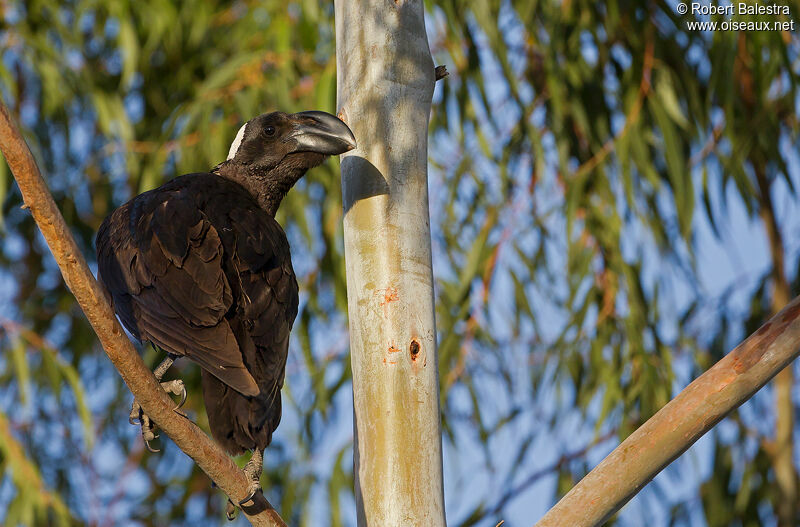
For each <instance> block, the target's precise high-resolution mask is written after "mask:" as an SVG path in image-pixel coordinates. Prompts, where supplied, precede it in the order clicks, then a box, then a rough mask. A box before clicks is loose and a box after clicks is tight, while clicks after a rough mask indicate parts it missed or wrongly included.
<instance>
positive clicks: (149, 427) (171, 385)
mask: <svg viewBox="0 0 800 527" xmlns="http://www.w3.org/2000/svg"><path fill="white" fill-rule="evenodd" d="M161 388H163V389H164V391H165V392H167V393H171V394H174V395H180V396H181V401H180V402H179V403H178V405H177V406H176V407H175V408H174V410H175V411H176V412H178V410H179V409H180V408H181V407H182V406H183V404H184V403H185V402H186V397H187V393H186V386H185V385H184V384H183V381H182V380H180V379H176V380H174V381H167V382H162V383H161ZM178 413H181V412H178ZM181 415H183V414H181ZM128 422H129V423H130V424H132V425H135V424H138V425H140V426H141V427H142V440H144V444H145V446H146V447H147V450H149V451H150V452H153V453H156V452H160V450H158V449H156V448H153V447H151V446H150V441H152V440H154V439H156V438H157V437H158V434H156V433H155V423H154V422H153V420H152V419H150V417H149V416H148V415H147V414H146V413H144V410H143V409H142V406H141V405H140V404H139V402H138V401H137V400H136V399H134V400H133V404H132V405H131V413H130V415H128Z"/></svg>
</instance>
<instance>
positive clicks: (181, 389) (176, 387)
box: [161, 379, 188, 410]
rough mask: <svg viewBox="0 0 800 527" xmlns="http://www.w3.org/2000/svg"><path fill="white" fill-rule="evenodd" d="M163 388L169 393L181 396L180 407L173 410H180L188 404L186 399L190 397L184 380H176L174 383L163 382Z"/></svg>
mask: <svg viewBox="0 0 800 527" xmlns="http://www.w3.org/2000/svg"><path fill="white" fill-rule="evenodd" d="M161 387H162V388H163V389H164V391H165V392H167V393H171V394H173V395H180V396H181V402H179V403H178V405H177V406H176V407H175V408H173V410H178V409H180V408H181V407H182V406H183V405H184V403H186V398H187V397H188V394H187V393H186V385H185V384H183V381H182V380H180V379H175V380H174V381H167V382H162V383H161Z"/></svg>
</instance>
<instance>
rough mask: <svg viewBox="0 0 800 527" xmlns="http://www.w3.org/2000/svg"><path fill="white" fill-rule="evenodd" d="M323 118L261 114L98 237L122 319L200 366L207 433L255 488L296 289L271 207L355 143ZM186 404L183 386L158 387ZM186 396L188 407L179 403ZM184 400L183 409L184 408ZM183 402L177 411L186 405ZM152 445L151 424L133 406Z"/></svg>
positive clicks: (102, 268)
mask: <svg viewBox="0 0 800 527" xmlns="http://www.w3.org/2000/svg"><path fill="white" fill-rule="evenodd" d="M355 144H356V143H355V138H354V137H353V133H352V132H351V131H350V129H349V128H348V127H347V126H346V125H345V124H344V123H343V122H342V121H340V120H339V119H337V118H336V117H334V116H332V115H330V114H327V113H324V112H316V111H313V112H300V113H296V114H292V115H287V114H285V113H281V112H275V113H269V114H264V115H261V116H259V117H256V118H255V119H252V120H250V121H248V122H247V123H246V124H245V125H244V126H242V127H241V128H240V129H239V132H238V133H237V134H236V139H235V140H234V142H233V144H232V145H231V148H230V152H229V154H228V159H227V160H226V161H224V162H223V163H221V164H219V165H217V166H216V167H214V169H212V170H211V171H210V172H207V173H198V174H188V175H184V176H180V177H178V178H176V179H173V180H172V181H170V182H168V183H166V184H165V185H163V186H161V187H159V188H157V189H155V190H151V191H149V192H145V193H143V194H141V195H139V196H137V197H135V198H134V199H132V200H130V201H129V202H127V203H125V204H124V205H122V206H121V207H120V208H118V209H117V210H115V211H114V212H113V213H112V214H111V215H110V216H109V217H108V218H106V219H105V221H104V222H103V224H102V225H101V226H100V229H99V231H98V233H97V262H98V272H99V276H100V279H101V281H102V283H103V284H104V285H105V287H106V288H107V289H108V291H109V293H110V295H111V299H112V302H113V305H114V310H115V311H116V313H117V315H118V316H119V318H120V320H121V321H122V323H123V324H124V325H125V327H126V328H127V329H128V331H130V332H131V334H133V336H134V337H136V338H137V339H138V340H140V341H149V342H151V343H152V344H153V345H154V346H155V347H156V348H157V349H160V350H162V351H164V352H166V354H167V358H166V359H165V360H164V362H162V363H161V364H160V365H159V366H158V367H157V368H156V370H155V371H154V374H155V376H156V377H157V378H158V380H159V381H160V380H161V377H162V375H163V374H164V372H165V371H166V370H167V369H168V368H169V367H170V365H171V364H172V362H173V361H174V360H175V359H176V358H178V357H187V358H189V359H190V360H192V361H194V362H196V363H197V364H199V365H200V366H201V368H202V386H203V398H204V400H205V405H206V411H207V413H208V422H209V425H210V426H211V433H212V435H213V436H214V438H215V439H216V441H217V442H219V443H220V444H221V445H222V446H223V447H224V448H225V450H227V451H228V452H229V453H230V454H233V455H237V454H241V453H243V452H244V451H245V450H252V451H253V455H252V457H251V459H250V461H249V462H248V464H247V466H246V467H245V472H247V474H248V475H249V476H250V477H251V478H252V481H253V483H252V486H251V491H252V492H251V494H250V496H249V497H248V498H247V499H245V500H242V502H241V503H245V502H247V501H249V499H251V498H252V496H253V495H254V494H255V492H257V491H258V489H259V479H260V476H261V470H262V460H263V451H264V449H265V448H266V447H267V446H268V445H269V443H270V441H271V439H272V433H273V431H274V430H275V429H276V428H277V426H278V423H279V422H280V419H281V394H280V390H281V387H282V386H283V378H284V369H285V365H286V354H287V350H288V346H289V331H290V330H291V328H292V323H293V322H294V319H295V316H296V315H297V302H298V299H297V281H296V279H295V275H294V270H293V269H292V261H291V256H290V253H289V243H288V241H287V239H286V235H285V234H284V232H283V229H281V226H280V225H279V224H278V223H277V222H276V221H275V218H274V216H275V211H276V210H277V209H278V206H279V205H280V203H281V200H282V199H283V197H284V196H285V195H286V193H287V192H288V191H289V189H290V188H291V187H292V185H294V184H295V183H296V182H297V180H299V179H300V178H301V177H302V176H303V174H305V173H306V171H307V170H308V169H310V168H312V167H314V166H317V165H319V164H320V163H322V161H323V160H324V159H325V157H326V156H329V155H335V154H341V153H343V152H346V151H348V150H351V149H352V148H354V147H355ZM162 386H163V387H164V388H165V389H166V390H167V391H170V392H172V393H175V394H176V395H182V396H183V400H185V398H186V390H185V388H184V387H183V383H182V382H181V381H180V380H177V381H170V382H168V383H162ZM183 400H182V402H183ZM182 402H181V404H182ZM179 406H180V405H179ZM130 418H131V420H132V422H133V420H138V421H139V422H140V424H141V427H142V437H143V439H144V440H145V443H146V444H147V446H148V448H150V444H149V441H150V440H152V439H153V438H154V437H155V436H154V426H153V423H152V422H151V421H150V419H149V418H148V417H147V416H146V415H145V414H144V413H143V412H142V410H141V407H140V406H139V405H138V403H137V402H136V401H134V403H133V408H132V409H131V415H130Z"/></svg>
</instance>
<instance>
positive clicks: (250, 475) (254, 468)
mask: <svg viewBox="0 0 800 527" xmlns="http://www.w3.org/2000/svg"><path fill="white" fill-rule="evenodd" d="M263 468H264V452H263V451H261V450H259V449H256V450H255V451H254V452H253V455H252V456H251V457H250V461H248V462H247V465H245V466H244V469H243V470H244V473H245V475H246V476H247V479H249V480H250V484H249V485H248V487H247V496H246V497H245V498H244V499H243V500H240V501H239V507H243V506H244V505H245V504H246V503H247V502H249V501H250V500H252V499H253V498H255V497H256V494H258V493H259V492H260V491H261V472H262V470H263ZM225 516H226V517H227V518H228V520H229V521H230V520H233V519H234V518H235V517H236V505H235V504H234V503H233V501H231V499H230V498H228V505H227V506H226V508H225Z"/></svg>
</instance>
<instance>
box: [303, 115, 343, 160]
mask: <svg viewBox="0 0 800 527" xmlns="http://www.w3.org/2000/svg"><path fill="white" fill-rule="evenodd" d="M290 118H291V119H292V120H293V121H294V122H295V124H294V126H293V129H292V132H291V133H290V134H289V136H288V137H287V139H289V140H292V141H294V142H295V143H296V146H295V149H294V151H295V152H316V153H318V154H325V155H326V156H330V155H336V154H343V153H345V152H347V151H349V150H352V149H354V148H355V147H356V138H355V137H354V136H353V132H351V131H350V128H348V127H347V125H346V124H344V123H343V122H342V121H341V120H340V119H338V118H337V117H335V116H333V115H331V114H329V113H325V112H318V111H312V112H300V113H296V114H293V115H291V116H290Z"/></svg>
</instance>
